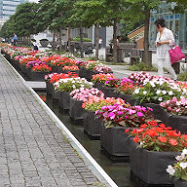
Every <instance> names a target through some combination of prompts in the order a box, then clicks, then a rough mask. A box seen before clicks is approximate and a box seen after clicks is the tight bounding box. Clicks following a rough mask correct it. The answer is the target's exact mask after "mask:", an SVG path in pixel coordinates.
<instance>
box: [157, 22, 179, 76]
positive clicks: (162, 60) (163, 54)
mask: <svg viewBox="0 0 187 187" xmlns="http://www.w3.org/2000/svg"><path fill="white" fill-rule="evenodd" d="M155 28H156V30H157V31H158V33H157V38H156V47H157V52H156V55H157V64H158V74H159V76H163V74H164V71H163V67H164V66H165V67H166V68H167V70H168V72H169V73H170V74H171V75H172V78H173V79H174V80H177V75H176V73H175V71H174V69H173V68H172V66H171V61H170V56H169V52H168V51H169V50H170V49H171V47H170V46H173V44H174V42H175V39H174V36H173V32H172V31H171V30H169V29H167V28H166V25H165V20H164V19H158V20H156V21H155Z"/></svg>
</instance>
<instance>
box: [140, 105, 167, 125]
mask: <svg viewBox="0 0 187 187" xmlns="http://www.w3.org/2000/svg"><path fill="white" fill-rule="evenodd" d="M143 106H145V107H150V108H152V109H153V114H154V118H155V119H159V120H161V121H162V122H163V123H165V124H169V123H168V122H169V117H170V115H169V114H168V113H167V112H166V111H164V109H163V108H162V107H161V106H160V105H159V104H155V103H144V104H143ZM169 126H170V125H169Z"/></svg>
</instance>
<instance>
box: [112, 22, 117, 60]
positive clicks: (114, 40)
mask: <svg viewBox="0 0 187 187" xmlns="http://www.w3.org/2000/svg"><path fill="white" fill-rule="evenodd" d="M113 58H114V59H113V61H114V62H117V61H118V56H117V20H116V19H114V25H113Z"/></svg>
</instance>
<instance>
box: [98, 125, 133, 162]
mask: <svg viewBox="0 0 187 187" xmlns="http://www.w3.org/2000/svg"><path fill="white" fill-rule="evenodd" d="M125 129H126V128H125V127H112V128H105V126H104V125H101V136H100V142H101V148H102V149H103V150H104V152H105V153H106V154H107V155H109V157H110V158H111V159H112V160H116V161H122V160H127V159H128V158H129V141H130V138H129V136H128V134H126V133H125Z"/></svg>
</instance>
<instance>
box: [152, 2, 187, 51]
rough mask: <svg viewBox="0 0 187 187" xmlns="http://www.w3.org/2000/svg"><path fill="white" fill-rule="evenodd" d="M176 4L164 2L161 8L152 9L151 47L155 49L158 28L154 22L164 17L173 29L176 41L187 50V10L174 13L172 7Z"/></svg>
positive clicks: (168, 25)
mask: <svg viewBox="0 0 187 187" xmlns="http://www.w3.org/2000/svg"><path fill="white" fill-rule="evenodd" d="M174 6H175V5H174V4H162V5H161V6H160V7H159V9H157V10H154V11H152V13H151V19H150V35H149V42H150V48H151V49H153V50H154V49H155V40H156V35H157V32H156V29H155V26H154V22H155V21H156V20H157V19H158V18H164V19H165V21H166V27H167V28H168V29H170V30H172V31H173V34H174V36H175V43H176V44H177V45H179V46H180V47H181V48H182V50H183V51H187V10H186V12H185V13H183V14H178V13H176V14H173V13H172V12H171V9H172V8H173V7H174Z"/></svg>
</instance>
